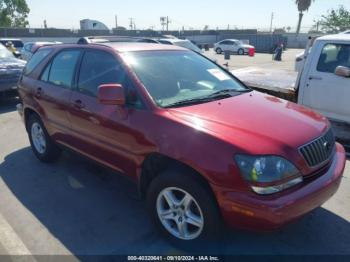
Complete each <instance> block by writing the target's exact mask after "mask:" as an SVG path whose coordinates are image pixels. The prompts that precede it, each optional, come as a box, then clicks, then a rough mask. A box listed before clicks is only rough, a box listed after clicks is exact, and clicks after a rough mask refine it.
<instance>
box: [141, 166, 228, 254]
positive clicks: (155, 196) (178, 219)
mask: <svg viewBox="0 0 350 262" xmlns="http://www.w3.org/2000/svg"><path fill="white" fill-rule="evenodd" d="M169 199H172V200H174V201H171V200H169ZM169 202H170V203H171V204H170V203H169ZM171 205H172V206H171ZM147 206H148V210H149V212H150V215H151V218H152V220H153V222H154V224H155V225H156V227H157V228H158V229H159V231H160V232H161V233H162V234H163V235H164V236H165V238H166V239H167V240H168V241H169V242H170V243H172V244H173V245H175V246H177V247H180V248H182V249H191V250H194V249H197V248H201V247H203V246H201V244H202V243H203V242H204V241H208V240H215V239H217V237H218V236H219V234H220V231H221V226H222V221H221V217H220V213H219V210H218V207H217V204H216V202H215V199H214V196H213V195H212V193H211V192H210V190H209V189H207V188H206V186H205V185H204V183H202V182H201V181H200V180H199V179H196V177H195V176H193V174H192V173H191V172H188V171H187V170H184V169H176V168H174V169H169V170H166V171H164V172H162V173H161V174H160V175H159V176H158V177H156V178H155V179H154V180H153V181H152V183H151V185H150V187H149V189H148V192H147Z"/></svg>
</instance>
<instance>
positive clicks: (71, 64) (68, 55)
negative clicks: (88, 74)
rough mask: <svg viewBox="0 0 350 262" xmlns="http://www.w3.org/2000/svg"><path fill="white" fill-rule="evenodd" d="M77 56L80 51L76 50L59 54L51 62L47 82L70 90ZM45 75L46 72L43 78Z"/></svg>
mask: <svg viewBox="0 0 350 262" xmlns="http://www.w3.org/2000/svg"><path fill="white" fill-rule="evenodd" d="M79 56H80V51H78V50H67V51H62V52H60V53H59V54H58V55H57V56H56V57H55V58H54V60H53V61H52V64H51V69H50V73H49V77H48V82H50V83H52V84H55V85H59V86H62V87H66V88H71V87H72V85H73V80H74V74H75V68H76V65H77V62H78V60H79ZM46 70H47V69H46ZM45 73H46V72H44V75H43V76H45Z"/></svg>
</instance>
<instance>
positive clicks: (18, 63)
mask: <svg viewBox="0 0 350 262" xmlns="http://www.w3.org/2000/svg"><path fill="white" fill-rule="evenodd" d="M24 66H25V62H24V61H23V60H20V59H17V58H15V57H14V55H13V54H12V53H11V52H10V51H8V50H7V48H6V47H4V46H2V45H0V93H1V95H3V93H5V92H7V91H12V90H15V89H17V82H18V79H19V78H20V76H21V73H22V71H23V68H24Z"/></svg>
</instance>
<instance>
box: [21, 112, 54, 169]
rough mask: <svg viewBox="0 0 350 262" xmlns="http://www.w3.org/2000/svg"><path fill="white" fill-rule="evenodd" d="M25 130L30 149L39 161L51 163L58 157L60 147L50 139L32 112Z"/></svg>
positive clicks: (39, 120)
mask: <svg viewBox="0 0 350 262" xmlns="http://www.w3.org/2000/svg"><path fill="white" fill-rule="evenodd" d="M27 130H28V136H29V141H30V145H31V147H32V150H33V152H34V154H35V156H36V157H37V158H38V159H39V160H40V161H41V162H45V163H51V162H54V161H56V160H57V159H58V158H59V156H60V154H61V150H60V148H59V147H58V146H57V145H56V144H55V143H54V142H53V141H52V139H51V137H50V136H49V134H48V133H47V131H46V129H45V127H44V125H43V123H42V121H41V119H40V118H39V117H38V116H37V115H35V114H32V115H31V116H30V117H29V119H28V123H27Z"/></svg>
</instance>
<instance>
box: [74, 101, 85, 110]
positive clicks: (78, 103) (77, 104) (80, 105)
mask: <svg viewBox="0 0 350 262" xmlns="http://www.w3.org/2000/svg"><path fill="white" fill-rule="evenodd" d="M73 106H74V107H75V108H77V109H83V108H85V105H84V103H83V102H82V101H81V100H76V101H74V103H73Z"/></svg>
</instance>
